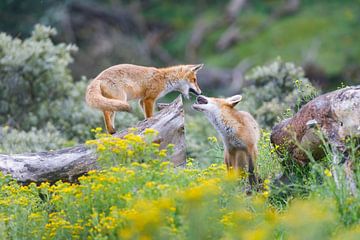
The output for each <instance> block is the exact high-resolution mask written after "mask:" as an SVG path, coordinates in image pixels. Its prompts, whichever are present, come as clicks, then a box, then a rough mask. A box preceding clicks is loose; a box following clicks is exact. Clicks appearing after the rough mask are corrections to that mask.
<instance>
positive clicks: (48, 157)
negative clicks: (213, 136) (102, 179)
mask: <svg viewBox="0 0 360 240" xmlns="http://www.w3.org/2000/svg"><path fill="white" fill-rule="evenodd" d="M133 127H135V128H137V131H135V133H136V134H139V135H142V134H143V132H144V130H145V129H146V128H153V129H155V130H157V131H159V135H158V136H157V139H155V140H154V141H156V142H159V143H160V148H165V147H166V146H167V145H168V144H170V143H172V144H174V145H175V147H174V152H173V154H172V156H171V159H172V161H173V163H174V165H175V166H181V165H184V164H185V161H186V158H185V157H186V150H185V132H184V110H183V104H182V99H181V96H179V97H178V98H177V99H176V100H174V101H173V102H172V103H171V104H169V105H167V106H165V107H164V108H163V109H162V110H161V111H160V112H158V113H157V114H155V115H154V116H153V117H152V118H149V119H146V120H144V121H142V122H139V123H138V124H136V125H135V126H133ZM127 133H128V130H123V131H121V132H119V133H116V134H115V135H114V136H115V137H119V138H121V137H123V136H125V135H126V134H127ZM96 159H97V156H96V152H95V150H94V149H92V148H88V147H87V146H85V145H84V144H81V145H78V146H75V147H71V148H65V149H61V150H57V151H51V152H39V153H25V154H14V155H3V154H0V171H1V172H2V173H4V174H10V175H11V176H12V177H13V178H14V179H16V180H18V181H19V182H21V183H29V182H36V183H40V182H44V181H48V182H55V181H58V180H64V181H70V182H73V181H76V179H77V177H79V176H81V175H83V174H85V173H87V172H88V171H89V170H92V169H97V168H98V166H97V164H96Z"/></svg>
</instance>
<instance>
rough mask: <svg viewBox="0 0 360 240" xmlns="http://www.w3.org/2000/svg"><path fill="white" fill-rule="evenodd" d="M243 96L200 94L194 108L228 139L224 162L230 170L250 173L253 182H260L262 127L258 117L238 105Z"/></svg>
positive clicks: (225, 142)
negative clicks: (214, 96)
mask: <svg viewBox="0 0 360 240" xmlns="http://www.w3.org/2000/svg"><path fill="white" fill-rule="evenodd" d="M240 100H241V96H240V95H236V96H233V97H230V98H227V99H222V98H208V97H204V96H198V98H197V103H196V104H194V105H193V108H194V109H195V110H197V111H201V112H203V113H204V114H205V115H206V116H207V118H208V119H209V120H210V122H211V123H212V124H213V125H214V127H215V129H216V130H217V131H218V133H219V134H220V135H221V137H222V140H223V143H224V162H225V164H226V167H227V169H228V171H229V172H231V171H234V172H235V173H239V172H240V171H242V170H245V171H246V172H248V173H249V181H250V184H251V185H253V184H254V183H256V181H257V180H256V178H255V167H256V158H257V153H258V151H257V143H258V140H259V138H260V130H259V126H258V124H257V122H256V120H255V119H254V118H253V117H252V116H251V115H250V114H249V113H248V112H244V111H238V110H236V109H235V108H234V107H235V105H236V104H237V103H238V102H240Z"/></svg>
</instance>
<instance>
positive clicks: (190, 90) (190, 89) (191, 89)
mask: <svg viewBox="0 0 360 240" xmlns="http://www.w3.org/2000/svg"><path fill="white" fill-rule="evenodd" d="M189 92H191V93H192V94H194V95H195V96H199V95H201V90H200V89H198V90H196V89H194V88H192V87H191V88H189Z"/></svg>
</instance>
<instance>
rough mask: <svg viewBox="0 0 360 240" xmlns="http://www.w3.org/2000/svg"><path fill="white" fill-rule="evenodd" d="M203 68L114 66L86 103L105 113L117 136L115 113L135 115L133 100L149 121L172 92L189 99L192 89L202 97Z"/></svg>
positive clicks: (94, 84)
mask: <svg viewBox="0 0 360 240" xmlns="http://www.w3.org/2000/svg"><path fill="white" fill-rule="evenodd" d="M202 66H203V65H202V64H200V65H179V66H173V67H168V68H154V67H143V66H137V65H131V64H120V65H115V66H112V67H110V68H108V69H106V70H104V71H103V72H101V73H100V74H99V75H98V76H97V77H96V78H95V79H94V80H93V81H92V82H91V83H90V84H89V86H88V88H87V91H86V97H85V98H86V102H87V104H88V105H90V106H91V107H94V108H98V109H100V110H101V111H103V114H104V121H105V125H106V129H107V131H108V132H109V133H114V132H115V127H114V118H115V112H117V111H125V112H131V107H130V105H129V103H128V101H129V100H135V99H139V100H140V101H139V104H140V106H141V108H142V110H143V112H144V115H145V117H146V118H149V117H151V116H152V115H153V109H154V103H155V101H156V99H158V98H159V97H161V96H163V95H165V94H167V93H168V92H171V91H180V92H181V93H182V94H184V95H185V96H188V95H189V91H190V89H192V91H193V92H195V93H197V94H201V90H200V87H199V86H198V84H197V79H196V72H197V71H198V70H199V69H201V68H202Z"/></svg>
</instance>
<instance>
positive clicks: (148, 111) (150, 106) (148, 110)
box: [143, 98, 155, 118]
mask: <svg viewBox="0 0 360 240" xmlns="http://www.w3.org/2000/svg"><path fill="white" fill-rule="evenodd" d="M154 102H155V100H154V99H152V98H147V99H144V104H143V106H144V114H145V118H150V117H152V115H153V112H154Z"/></svg>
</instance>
